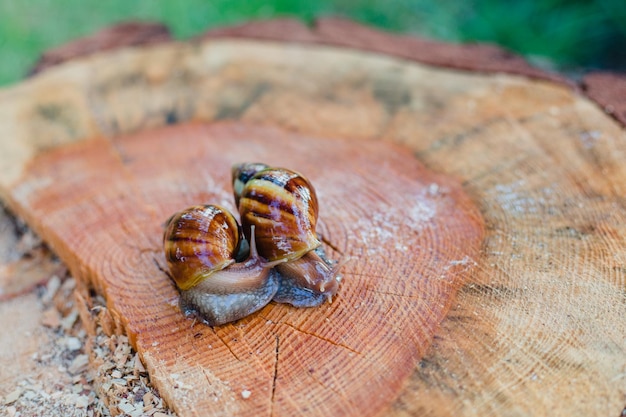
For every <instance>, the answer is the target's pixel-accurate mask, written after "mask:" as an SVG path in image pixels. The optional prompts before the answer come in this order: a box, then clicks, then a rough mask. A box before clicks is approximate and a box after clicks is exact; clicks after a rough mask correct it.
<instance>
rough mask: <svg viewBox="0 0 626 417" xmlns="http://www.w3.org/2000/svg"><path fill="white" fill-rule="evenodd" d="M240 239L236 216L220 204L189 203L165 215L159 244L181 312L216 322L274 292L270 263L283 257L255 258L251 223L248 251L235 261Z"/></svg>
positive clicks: (243, 312) (233, 317)
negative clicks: (163, 229) (184, 207)
mask: <svg viewBox="0 0 626 417" xmlns="http://www.w3.org/2000/svg"><path fill="white" fill-rule="evenodd" d="M241 240H242V239H241V231H240V226H239V224H238V223H237V220H236V219H235V217H234V216H233V215H232V214H231V213H230V212H229V211H228V210H226V209H225V208H223V207H220V206H216V205H204V206H192V207H189V208H187V209H185V210H183V211H181V212H178V213H176V214H174V215H173V216H172V217H171V218H170V219H169V221H168V223H167V225H166V227H165V233H164V235H163V246H164V249H165V257H166V260H167V264H168V267H169V271H170V276H171V278H172V279H173V280H174V282H175V284H176V286H177V287H178V289H179V290H180V308H181V310H182V311H183V313H184V314H185V315H186V316H194V317H197V318H199V319H200V320H202V321H203V322H205V323H206V324H208V325H211V326H215V325H220V324H224V323H228V322H231V321H235V320H238V319H240V318H242V317H245V316H247V315H249V314H251V313H253V312H254V311H257V310H259V309H260V308H262V307H264V306H265V305H266V304H267V303H269V302H270V300H271V299H272V298H273V297H274V295H275V294H276V292H277V290H278V279H277V274H276V273H274V272H272V267H274V266H276V265H277V264H280V263H282V262H284V260H278V261H276V260H275V261H269V262H268V261H267V260H265V259H263V258H262V257H260V256H259V254H258V252H257V248H256V244H255V231H254V228H252V229H251V231H250V250H249V255H248V257H247V259H246V260H244V261H242V262H236V259H235V258H236V255H237V252H238V250H239V246H240V244H241Z"/></svg>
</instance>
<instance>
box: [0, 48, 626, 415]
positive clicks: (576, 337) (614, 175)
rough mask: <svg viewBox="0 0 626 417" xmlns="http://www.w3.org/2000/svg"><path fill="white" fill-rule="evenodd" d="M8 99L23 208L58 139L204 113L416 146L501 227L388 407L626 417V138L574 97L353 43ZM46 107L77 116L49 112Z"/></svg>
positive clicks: (103, 78) (83, 72) (114, 59)
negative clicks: (30, 179) (25, 193)
mask: <svg viewBox="0 0 626 417" xmlns="http://www.w3.org/2000/svg"><path fill="white" fill-rule="evenodd" d="M85 92H88V94H86V93H85ZM34 97H36V98H37V100H35V101H33V98H34ZM2 99H3V100H0V103H2V106H1V107H0V115H1V116H2V123H0V128H1V129H2V133H3V136H2V137H3V138H11V139H12V141H10V143H9V144H6V143H5V142H7V141H6V140H4V141H3V145H2V146H3V147H5V148H4V149H3V152H2V155H3V159H2V165H3V167H5V168H6V169H3V177H2V184H3V187H2V190H3V193H4V196H5V197H7V198H9V199H12V200H15V197H11V193H10V192H9V191H8V190H12V189H13V187H14V186H15V185H16V184H18V183H19V180H20V178H21V176H22V175H23V166H24V164H25V161H26V162H27V161H30V160H31V159H32V158H33V155H35V154H37V153H38V151H37V149H40V148H43V147H44V145H43V144H44V143H51V142H55V141H56V142H57V143H59V142H71V141H75V140H77V139H80V138H85V137H95V136H103V137H113V136H116V135H118V134H120V133H127V132H133V131H141V130H144V129H146V128H150V127H152V126H158V125H163V124H168V123H175V122H180V121H181V120H188V119H192V118H193V119H198V120H216V119H219V120H223V119H231V120H243V121H246V122H248V123H255V124H256V123H262V124H266V125H270V126H272V125H273V126H280V127H281V128H283V129H287V130H291V131H297V132H299V134H303V135H311V136H324V137H331V138H332V137H337V136H344V137H347V138H351V139H352V140H366V139H367V140H379V141H387V142H396V143H400V144H403V145H404V146H406V147H408V148H410V149H411V150H412V152H413V154H414V155H415V156H417V158H418V159H419V160H420V161H422V162H423V163H424V164H425V165H426V166H427V167H428V168H430V169H433V170H436V171H440V172H442V173H445V174H447V175H451V176H454V177H457V178H458V179H459V180H460V181H461V183H462V184H463V187H464V189H465V191H466V192H467V193H469V195H470V197H471V198H472V200H473V201H474V202H476V204H478V206H479V209H480V211H481V214H482V215H483V217H484V218H485V221H486V226H487V234H486V239H485V243H484V245H483V247H482V251H481V254H480V256H479V258H478V259H476V262H477V264H478V266H477V267H476V268H474V269H473V270H472V271H470V272H469V277H468V282H467V283H466V285H465V286H464V287H463V288H462V289H461V291H460V292H459V294H458V297H457V300H456V302H455V303H454V304H453V306H452V309H451V312H450V315H449V317H448V319H446V320H444V322H443V324H442V328H441V330H440V331H439V332H438V333H437V336H436V339H435V340H434V343H433V345H432V346H431V347H430V348H429V350H428V352H427V353H426V356H425V357H424V358H423V359H422V361H421V362H420V363H419V364H417V365H416V366H415V368H414V369H413V371H412V374H411V376H410V379H409V381H408V384H407V385H406V386H404V388H403V389H402V392H401V394H400V396H399V397H398V398H397V400H396V401H395V402H394V403H393V404H392V405H391V407H390V408H388V409H386V410H385V411H384V412H385V414H391V415H416V414H417V415H419V414H428V415H435V416H449V415H463V416H479V415H480V416H483V415H511V416H519V415H539V416H541V415H551V416H552V415H573V414H578V415H619V413H620V412H621V410H622V409H623V408H624V403H625V402H626V379H625V378H624V375H625V372H626V359H625V358H626V346H625V344H626V343H625V339H626V338H625V337H624V335H626V329H625V323H624V321H623V311H624V298H623V291H624V283H625V282H626V267H625V263H626V255H625V252H624V247H625V246H624V243H625V236H626V231H625V230H624V226H623V225H624V224H625V222H624V220H625V217H626V210H625V208H624V204H623V196H624V195H626V194H625V191H626V190H625V189H624V184H626V182H625V181H624V178H625V176H626V172H625V169H626V168H624V165H623V161H624V160H625V156H626V137H625V133H624V130H623V128H622V127H621V126H620V125H618V124H616V123H615V122H614V121H613V120H611V119H610V118H609V117H607V116H606V115H605V114H603V113H602V111H601V110H600V109H598V108H597V107H596V106H595V105H594V104H593V103H591V102H590V101H588V100H587V99H586V98H584V97H582V96H579V95H577V93H575V92H573V91H572V90H571V89H569V88H568V87H565V86H563V85H556V84H553V83H550V82H543V81H531V80H528V79H525V78H522V77H515V76H505V75H489V76H487V75H481V74H471V73H465V72H460V71H450V70H444V69H437V68H430V67H426V66H422V65H419V64H416V63H414V62H408V61H404V60H401V59H394V58H388V57H383V56H379V55H375V54H367V53H360V52H356V51H351V50H346V49H333V48H328V47H316V46H308V47H306V48H305V47H302V46H298V45H286V44H272V43H270V42H251V41H243V40H237V41H230V40H220V41H209V42H198V43H196V44H194V45H193V46H189V45H181V44H178V45H164V46H161V47H158V48H146V49H145V50H142V51H120V52H117V53H111V54H109V55H106V56H105V55H102V56H99V57H94V58H90V59H85V60H83V61H78V62H75V63H74V64H71V65H67V66H64V67H59V68H57V69H51V70H50V71H49V72H48V73H46V74H43V75H42V76H41V77H38V78H35V79H33V80H32V81H30V82H28V83H25V84H24V85H21V86H17V87H15V88H14V89H11V90H7V91H5V92H3V93H2ZM6 99H10V100H6ZM8 103H10V105H9V104H8ZM42 104H43V105H44V108H60V109H64V110H65V111H60V112H59V113H58V114H61V115H62V116H64V117H48V118H45V117H43V116H41V111H39V109H41V108H42ZM45 106H48V107H45ZM55 106H56V107H55ZM26 122H28V123H26ZM29 138H30V139H32V138H36V139H37V140H38V141H39V142H36V143H35V145H26V144H31V143H33V141H32V140H30V141H29ZM103 140H104V139H103ZM5 151H7V152H5ZM8 151H11V152H10V153H9V152H8ZM5 155H11V157H8V156H5ZM31 220H32V219H31ZM159 376H162V374H157V378H158V377H159ZM180 406H181V407H183V408H184V407H185V406H188V403H181V404H180Z"/></svg>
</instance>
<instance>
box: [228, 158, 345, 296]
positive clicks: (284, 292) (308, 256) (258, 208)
mask: <svg viewBox="0 0 626 417" xmlns="http://www.w3.org/2000/svg"><path fill="white" fill-rule="evenodd" d="M235 172H239V171H238V170H237V168H236V167H235V168H233V175H234V174H235ZM234 181H237V179H234ZM239 213H240V216H241V222H242V226H243V230H244V233H246V234H247V235H250V231H251V230H252V229H254V230H255V234H256V240H257V248H258V251H259V254H260V255H261V256H263V257H264V258H266V259H268V260H269V261H279V260H284V261H285V262H284V263H282V264H278V265H277V266H276V268H275V269H276V271H277V272H278V274H279V280H280V287H279V289H278V291H277V294H276V295H275V296H274V298H273V300H274V301H277V302H282V303H289V304H292V305H294V306H297V307H314V306H318V305H320V304H322V303H323V302H324V301H326V300H328V301H330V300H331V299H332V296H333V295H335V294H336V292H337V289H338V284H339V278H338V269H339V268H338V267H331V266H330V262H327V261H326V260H325V259H324V254H323V251H321V247H320V245H321V242H320V240H319V239H318V236H317V234H316V232H315V227H316V224H317V216H318V200H317V194H316V192H315V189H314V188H313V185H312V184H311V183H310V182H309V180H307V179H306V178H305V177H304V176H303V175H301V174H299V173H297V172H295V171H291V170H288V169H284V168H265V169H261V170H260V171H258V172H257V173H255V174H254V175H252V176H251V177H250V178H249V179H248V180H247V182H246V183H245V184H244V186H243V188H242V189H241V193H240V199H239ZM318 248H319V249H318Z"/></svg>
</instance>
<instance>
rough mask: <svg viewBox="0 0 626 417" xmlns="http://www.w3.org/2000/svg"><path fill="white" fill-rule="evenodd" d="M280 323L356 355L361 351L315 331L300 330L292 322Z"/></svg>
mask: <svg viewBox="0 0 626 417" xmlns="http://www.w3.org/2000/svg"><path fill="white" fill-rule="evenodd" d="M280 324H283V325H285V326H287V327H290V328H292V329H294V330H296V331H298V332H300V333H303V334H306V335H307V336H313V337H315V338H317V339H320V340H323V341H324V342H327V343H330V344H331V345H333V346H337V347H340V348H344V349H346V350H349V351H350V352H352V353H355V354H357V355H361V352H359V351H358V350H355V349H353V348H351V347H350V346H347V345H344V344H341V343H339V342H335V341H334V340H331V339H328V338H326V337H323V336H320V335H318V334H315V333H312V332H307V331H306V330H302V329H300V328H299V327H296V326H294V325H293V324H289V323H280Z"/></svg>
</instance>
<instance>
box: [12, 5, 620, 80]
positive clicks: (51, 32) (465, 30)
mask: <svg viewBox="0 0 626 417" xmlns="http://www.w3.org/2000/svg"><path fill="white" fill-rule="evenodd" d="M286 16H290V17H297V18H299V19H301V20H303V21H304V22H312V21H313V20H314V19H315V18H316V17H319V16H340V17H345V18H350V19H352V20H355V21H357V22H361V23H365V24H368V25H371V26H373V27H377V28H380V29H383V30H387V31H390V32H398V33H406V34H412V35H419V36H424V37H429V38H434V39H440V40H445V41H450V42H458V43H464V42H490V43H494V44H498V45H500V46H502V47H505V48H507V49H509V50H511V51H513V52H516V53H518V54H521V55H523V56H525V57H526V58H527V59H528V60H529V61H531V62H532V63H533V64H535V65H537V66H540V67H543V68H546V69H551V70H555V71H560V72H562V73H564V74H566V75H569V76H571V77H574V78H575V77H577V76H580V75H581V74H583V73H584V72H586V71H589V70H594V69H605V70H614V71H626V0H464V1H459V0H437V1H434V0H335V1H331V0H317V1H304V0H275V1H261V0H248V1H245V2H244V1H240V2H237V1H233V0H97V1H94V0H0V62H1V64H0V86H2V85H7V84H10V83H14V82H17V81H18V80H20V79H21V78H22V77H23V76H24V74H26V72H27V71H28V69H29V68H30V67H31V66H32V65H33V64H34V62H35V61H36V60H37V58H38V56H39V54H40V53H41V52H42V51H44V50H46V49H48V48H51V47H54V46H57V45H60V44H62V43H64V42H67V41H69V40H72V39H75V38H77V37H80V36H84V35H88V34H90V33H93V32H94V31H96V30H98V29H100V28H102V27H104V26H107V25H110V24H112V23H115V22H119V21H122V20H129V19H140V20H152V21H160V22H163V23H165V24H167V25H168V26H169V27H170V29H171V30H172V32H173V35H174V36H175V37H177V38H188V37H191V36H193V35H196V34H198V33H201V32H202V31H204V30H206V29H209V28H213V27H216V26H223V25H232V24H236V23H241V22H244V21H247V20H252V19H271V18H276V17H286Z"/></svg>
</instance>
